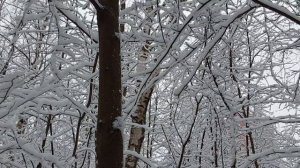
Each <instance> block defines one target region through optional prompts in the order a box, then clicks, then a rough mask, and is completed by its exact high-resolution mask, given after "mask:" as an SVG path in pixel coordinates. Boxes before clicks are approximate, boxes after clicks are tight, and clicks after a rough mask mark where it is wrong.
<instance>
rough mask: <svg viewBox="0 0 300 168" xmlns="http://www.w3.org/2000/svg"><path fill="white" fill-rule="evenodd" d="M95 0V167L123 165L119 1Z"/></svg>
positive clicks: (106, 167)
mask: <svg viewBox="0 0 300 168" xmlns="http://www.w3.org/2000/svg"><path fill="white" fill-rule="evenodd" d="M96 1H97V0H94V1H91V2H92V3H93V5H94V6H95V8H96V9H97V21H98V29H99V59H100V66H99V67H100V75H99V107H98V121H97V130H96V154H97V157H96V167H97V168H122V166H123V139H122V131H121V129H119V128H117V127H116V126H117V125H119V124H118V122H117V117H119V116H121V62H120V40H119V38H118V33H119V22H118V17H119V1H118V0H99V1H98V2H99V3H98V2H96Z"/></svg>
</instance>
